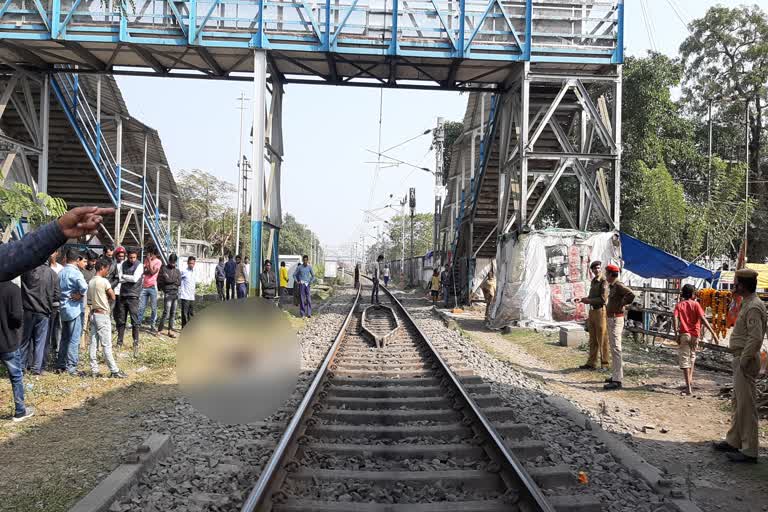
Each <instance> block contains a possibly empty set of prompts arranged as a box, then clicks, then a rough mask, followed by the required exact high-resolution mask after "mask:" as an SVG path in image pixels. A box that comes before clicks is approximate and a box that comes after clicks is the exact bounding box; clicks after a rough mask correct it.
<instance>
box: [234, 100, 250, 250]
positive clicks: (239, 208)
mask: <svg viewBox="0 0 768 512" xmlns="http://www.w3.org/2000/svg"><path fill="white" fill-rule="evenodd" d="M248 99H250V98H246V97H245V93H243V92H241V93H240V97H239V98H238V100H240V109H239V110H240V132H239V133H238V135H239V138H240V149H239V153H238V154H237V220H236V227H235V229H236V233H235V253H236V254H241V250H240V214H241V213H242V199H241V198H242V192H243V184H244V180H243V158H244V157H243V115H244V114H245V100H248Z"/></svg>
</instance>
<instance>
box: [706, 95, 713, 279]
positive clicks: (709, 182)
mask: <svg viewBox="0 0 768 512" xmlns="http://www.w3.org/2000/svg"><path fill="white" fill-rule="evenodd" d="M708 152H709V164H708V169H709V170H708V177H707V203H708V205H710V206H711V204H712V98H710V99H709V149H708ZM711 237H712V234H711V232H710V230H709V227H707V261H708V263H710V265H711V262H712V254H711V253H710V245H711Z"/></svg>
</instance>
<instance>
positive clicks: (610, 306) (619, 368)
mask: <svg viewBox="0 0 768 512" xmlns="http://www.w3.org/2000/svg"><path fill="white" fill-rule="evenodd" d="M620 272H621V269H619V267H617V266H616V265H608V266H607V267H605V280H606V281H608V302H606V304H605V316H606V317H607V318H608V342H609V343H610V344H611V376H610V377H609V378H607V379H605V381H606V384H605V386H603V389H607V390H612V389H621V388H622V386H623V383H622V382H623V381H624V361H623V358H622V352H621V337H622V335H623V334H624V309H625V308H626V307H627V306H629V305H630V304H632V302H633V301H634V300H635V292H633V291H632V290H630V289H629V288H627V287H626V286H625V285H624V283H622V282H621V281H619V273H620Z"/></svg>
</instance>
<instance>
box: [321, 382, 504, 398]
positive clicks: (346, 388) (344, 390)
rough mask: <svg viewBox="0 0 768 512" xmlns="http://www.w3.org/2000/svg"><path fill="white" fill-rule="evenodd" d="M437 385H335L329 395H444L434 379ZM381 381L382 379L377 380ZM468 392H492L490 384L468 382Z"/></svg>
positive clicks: (351, 396) (340, 396) (476, 394)
mask: <svg viewBox="0 0 768 512" xmlns="http://www.w3.org/2000/svg"><path fill="white" fill-rule="evenodd" d="M433 380H434V381H435V385H425V386H409V385H407V384H405V385H402V386H397V385H393V386H359V385H334V386H332V387H331V388H330V389H329V392H328V396H329V397H334V398H353V397H354V398H409V397H434V396H444V394H445V390H444V389H443V388H442V387H440V386H439V385H438V384H439V381H438V380H437V379H433ZM376 382H377V383H379V382H380V381H376ZM464 387H465V388H466V390H467V392H469V393H471V394H473V395H475V396H478V395H488V394H490V393H491V386H490V384H485V383H483V384H467V385H465V386H464Z"/></svg>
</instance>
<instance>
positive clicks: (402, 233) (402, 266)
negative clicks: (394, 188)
mask: <svg viewBox="0 0 768 512" xmlns="http://www.w3.org/2000/svg"><path fill="white" fill-rule="evenodd" d="M406 204H408V196H407V195H405V196H403V198H402V199H401V200H400V223H401V224H402V226H401V228H400V274H401V275H400V277H401V279H402V280H403V286H405V205H406Z"/></svg>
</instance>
